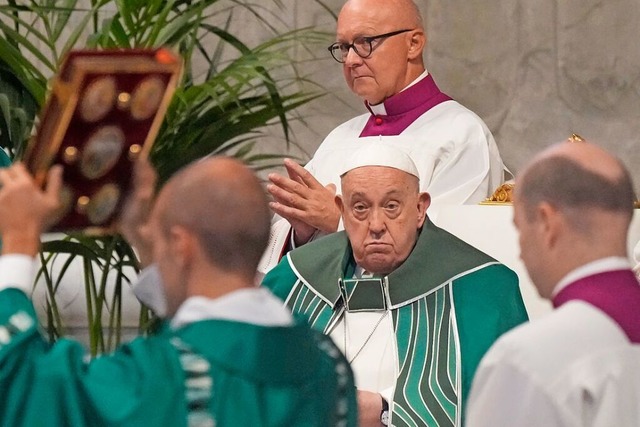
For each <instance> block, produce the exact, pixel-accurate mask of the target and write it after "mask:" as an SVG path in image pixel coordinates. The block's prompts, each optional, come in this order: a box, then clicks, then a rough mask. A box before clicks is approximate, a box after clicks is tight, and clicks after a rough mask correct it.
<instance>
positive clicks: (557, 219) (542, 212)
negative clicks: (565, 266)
mask: <svg viewBox="0 0 640 427" xmlns="http://www.w3.org/2000/svg"><path fill="white" fill-rule="evenodd" d="M535 214H536V222H537V223H538V227H539V228H538V232H539V233H541V235H542V236H543V240H544V243H545V245H546V246H547V248H550V249H551V248H553V247H555V246H556V244H557V243H558V239H559V237H560V235H561V233H562V231H563V228H564V224H563V218H562V214H561V212H560V211H559V210H558V209H557V208H556V207H555V206H554V205H552V204H551V203H549V202H542V203H540V204H539V205H538V206H537V207H536V212H535Z"/></svg>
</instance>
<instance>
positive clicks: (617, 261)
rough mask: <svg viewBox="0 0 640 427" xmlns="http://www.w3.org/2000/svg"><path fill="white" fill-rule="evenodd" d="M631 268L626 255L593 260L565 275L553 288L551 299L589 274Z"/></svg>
mask: <svg viewBox="0 0 640 427" xmlns="http://www.w3.org/2000/svg"><path fill="white" fill-rule="evenodd" d="M630 268H631V263H630V262H629V260H628V259H627V258H625V257H617V256H612V257H607V258H600V259H598V260H595V261H592V262H590V263H587V264H585V265H581V266H580V267H578V268H576V269H575V270H573V271H571V272H569V274H567V275H566V276H564V277H563V278H562V279H561V280H560V281H559V282H558V284H557V285H556V286H555V288H553V292H552V293H551V299H553V298H555V297H556V295H558V293H560V291H561V290H563V289H564V288H566V287H567V286H568V285H570V284H571V283H574V282H576V281H578V280H580V279H583V278H585V277H588V276H592V275H594V274H598V273H603V272H605V271H614V270H628V269H630Z"/></svg>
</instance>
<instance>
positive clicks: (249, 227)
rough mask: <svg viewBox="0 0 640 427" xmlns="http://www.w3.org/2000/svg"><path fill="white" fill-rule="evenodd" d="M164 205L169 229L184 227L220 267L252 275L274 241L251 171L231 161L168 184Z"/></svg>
mask: <svg viewBox="0 0 640 427" xmlns="http://www.w3.org/2000/svg"><path fill="white" fill-rule="evenodd" d="M159 203H161V209H162V210H161V212H162V213H161V215H160V217H161V222H162V226H163V228H164V229H165V230H167V231H168V230H169V229H170V228H171V227H172V226H174V225H180V226H183V227H185V228H186V229H188V230H190V231H191V232H193V233H194V234H195V235H196V236H197V237H198V240H199V242H200V244H201V246H202V249H203V251H204V252H205V253H206V254H207V256H208V258H209V260H210V261H211V262H212V263H214V264H215V265H216V266H218V267H219V268H221V269H223V270H227V271H234V272H238V273H242V274H245V275H248V276H249V277H253V275H254V274H255V270H256V267H257V265H258V262H259V261H260V257H261V256H262V253H263V252H264V249H265V248H266V245H267V241H268V238H269V226H270V213H269V209H268V205H267V199H266V195H265V193H264V191H263V188H262V186H261V185H260V182H259V180H258V179H257V177H256V176H255V175H254V173H253V172H252V171H251V170H250V169H249V168H248V167H246V166H245V165H244V164H242V163H241V162H239V161H238V160H235V159H232V158H228V157H213V158H210V159H206V160H203V161H200V162H197V163H194V164H192V165H190V166H187V167H186V168H184V169H183V170H182V171H180V172H178V173H177V174H176V175H175V176H174V177H172V178H171V179H170V180H169V182H168V183H167V184H166V185H165V187H164V188H163V190H162V193H161V195H160V198H159Z"/></svg>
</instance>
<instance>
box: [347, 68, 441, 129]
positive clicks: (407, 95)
mask: <svg viewBox="0 0 640 427" xmlns="http://www.w3.org/2000/svg"><path fill="white" fill-rule="evenodd" d="M450 100H451V98H450V97H449V96H448V95H445V94H444V93H442V92H440V89H438V86H436V82H434V81H433V77H431V74H429V75H427V76H426V77H425V78H423V79H422V80H420V81H419V82H417V83H416V84H414V85H413V86H411V87H410V88H408V89H406V90H404V91H402V92H400V93H397V94H395V95H393V96H391V97H389V98H388V99H386V100H385V101H384V108H385V110H386V112H387V115H385V116H380V115H375V114H373V113H372V114H371V117H369V120H368V121H367V124H366V125H365V126H364V129H362V132H361V133H360V137H364V136H378V135H385V136H388V135H400V134H401V133H402V131H404V130H405V129H406V128H407V127H409V125H410V124H411V123H413V122H414V121H416V119H417V118H418V117H420V116H421V115H423V114H424V113H426V112H427V111H429V110H430V109H431V108H433V107H435V106H436V105H438V104H440V103H441V102H445V101H450ZM367 108H368V106H367ZM369 111H371V110H369Z"/></svg>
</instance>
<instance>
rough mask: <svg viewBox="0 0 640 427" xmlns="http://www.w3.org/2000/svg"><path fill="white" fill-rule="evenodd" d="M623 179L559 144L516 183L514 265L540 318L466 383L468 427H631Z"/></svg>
mask: <svg viewBox="0 0 640 427" xmlns="http://www.w3.org/2000/svg"><path fill="white" fill-rule="evenodd" d="M633 200H634V193H633V186H632V183H631V179H630V177H629V174H628V172H627V171H626V170H625V169H624V167H623V165H622V164H621V162H620V161H619V160H617V159H616V158H614V157H613V156H612V155H611V154H609V153H607V152H606V151H604V150H602V149H600V148H598V147H597V146H595V145H593V144H591V143H588V142H582V143H566V142H565V143H561V144H559V145H555V146H553V147H551V148H549V149H547V150H546V151H544V152H543V153H542V154H540V155H539V156H537V157H536V158H535V159H534V160H533V162H532V163H531V164H530V165H529V166H528V167H526V168H525V170H524V171H523V172H522V174H520V176H518V177H517V179H516V187H515V202H514V222H515V225H516V227H517V228H518V231H519V233H520V248H521V255H520V256H521V258H522V260H523V261H524V263H525V265H526V267H527V270H528V271H529V274H530V276H531V279H532V280H533V282H534V284H535V286H536V288H537V289H538V291H539V293H540V295H541V296H542V297H544V298H547V299H549V300H551V301H552V302H553V306H554V308H555V310H554V311H553V312H552V313H550V314H549V315H548V316H546V317H544V318H541V319H539V320H537V321H534V322H532V323H530V324H527V325H523V326H521V327H519V328H517V329H515V330H513V331H511V332H510V333H508V334H506V335H505V336H504V337H502V338H501V339H500V340H499V341H498V342H497V343H496V344H495V345H494V346H493V347H492V348H491V349H490V350H489V352H488V353H487V354H486V355H485V357H484V358H483V360H482V362H481V364H480V367H479V368H478V372H477V374H476V377H475V379H474V383H473V388H472V392H471V396H470V397H469V411H468V415H467V421H468V424H467V425H468V426H469V427H478V426H491V427H500V426H518V427H527V426H545V427H555V426H558V427H559V426H563V427H569V426H575V427H578V426H580V427H582V426H594V427H595V426H598V427H610V426H617V427H633V426H639V425H640V285H639V284H638V281H637V279H636V277H635V275H634V273H633V271H632V270H631V265H630V262H629V259H628V258H627V232H628V228H629V224H630V221H631V218H632V215H633Z"/></svg>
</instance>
